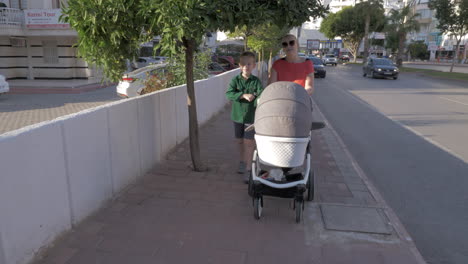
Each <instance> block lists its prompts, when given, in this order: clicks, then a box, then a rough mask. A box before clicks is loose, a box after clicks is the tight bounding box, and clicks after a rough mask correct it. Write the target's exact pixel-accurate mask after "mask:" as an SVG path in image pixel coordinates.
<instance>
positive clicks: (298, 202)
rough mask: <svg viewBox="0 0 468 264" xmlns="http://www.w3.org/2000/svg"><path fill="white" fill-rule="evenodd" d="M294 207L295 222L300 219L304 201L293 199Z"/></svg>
mask: <svg viewBox="0 0 468 264" xmlns="http://www.w3.org/2000/svg"><path fill="white" fill-rule="evenodd" d="M294 203H295V207H296V223H300V222H301V219H302V211H303V210H304V201H302V200H296V201H294Z"/></svg>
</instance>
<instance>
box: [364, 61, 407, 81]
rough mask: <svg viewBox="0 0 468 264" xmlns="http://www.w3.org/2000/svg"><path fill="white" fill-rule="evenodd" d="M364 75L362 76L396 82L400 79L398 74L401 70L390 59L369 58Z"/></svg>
mask: <svg viewBox="0 0 468 264" xmlns="http://www.w3.org/2000/svg"><path fill="white" fill-rule="evenodd" d="M362 70H363V74H362V76H364V77H366V76H368V77H370V78H376V77H381V78H387V77H390V78H393V79H394V80H396V79H398V73H399V72H400V70H399V69H398V67H397V66H395V65H394V64H393V62H392V61H391V60H389V59H383V58H369V59H368V60H367V62H366V64H364V66H363V67H362Z"/></svg>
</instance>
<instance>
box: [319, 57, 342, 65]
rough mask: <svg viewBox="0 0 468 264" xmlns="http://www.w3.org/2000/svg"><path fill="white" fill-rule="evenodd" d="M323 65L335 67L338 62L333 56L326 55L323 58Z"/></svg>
mask: <svg viewBox="0 0 468 264" xmlns="http://www.w3.org/2000/svg"><path fill="white" fill-rule="evenodd" d="M322 60H323V65H325V66H326V65H327V64H331V65H333V66H336V65H337V64H338V60H337V59H336V57H335V55H334V54H326V55H325V56H323V59H322Z"/></svg>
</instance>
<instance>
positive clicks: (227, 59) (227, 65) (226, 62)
mask: <svg viewBox="0 0 468 264" xmlns="http://www.w3.org/2000/svg"><path fill="white" fill-rule="evenodd" d="M211 60H212V61H213V62H215V63H217V64H219V65H220V66H221V67H223V68H224V70H226V71H230V70H232V69H236V68H237V67H238V66H237V64H236V62H235V61H234V58H233V57H232V56H218V55H216V54H215V55H213V56H212V57H211Z"/></svg>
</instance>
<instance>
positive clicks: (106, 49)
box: [62, 0, 326, 80]
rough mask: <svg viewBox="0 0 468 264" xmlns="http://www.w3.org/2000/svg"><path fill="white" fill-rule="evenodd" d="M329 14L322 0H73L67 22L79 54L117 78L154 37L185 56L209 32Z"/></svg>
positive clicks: (67, 10) (297, 22)
mask: <svg viewBox="0 0 468 264" xmlns="http://www.w3.org/2000/svg"><path fill="white" fill-rule="evenodd" d="M324 12H326V8H325V7H324V6H323V5H322V4H321V3H320V1H318V0H274V1H253V0H238V1H232V0H216V1H214V0H113V1H105V0H69V1H68V7H65V8H64V10H63V17H62V19H63V20H64V21H66V22H68V23H70V25H71V27H72V28H73V29H75V30H76V31H77V32H78V37H79V40H78V51H79V55H80V56H81V57H83V58H84V59H85V60H86V61H87V62H88V63H92V64H96V65H97V66H98V67H101V68H103V70H104V73H105V75H106V76H107V77H108V78H110V79H112V80H118V79H119V77H120V75H121V73H122V72H123V71H124V70H125V59H130V60H132V59H133V58H135V57H136V56H137V52H138V48H139V44H140V43H142V42H147V41H149V40H150V39H152V37H153V36H158V35H159V36H161V41H160V44H159V46H158V47H156V48H161V51H162V53H163V54H164V55H174V54H180V53H182V52H183V50H182V48H183V45H182V44H181V43H183V40H184V39H185V40H190V41H194V42H195V44H198V43H200V42H201V40H202V36H203V35H204V34H205V33H206V32H209V31H216V30H223V31H234V29H235V28H236V27H243V26H249V27H254V26H256V25H261V24H264V23H266V22H273V23H275V24H278V25H282V26H297V25H300V24H302V23H303V22H304V21H307V20H308V19H309V17H319V16H322V15H323V14H324Z"/></svg>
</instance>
